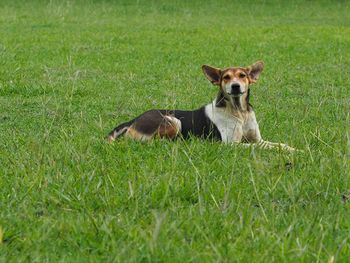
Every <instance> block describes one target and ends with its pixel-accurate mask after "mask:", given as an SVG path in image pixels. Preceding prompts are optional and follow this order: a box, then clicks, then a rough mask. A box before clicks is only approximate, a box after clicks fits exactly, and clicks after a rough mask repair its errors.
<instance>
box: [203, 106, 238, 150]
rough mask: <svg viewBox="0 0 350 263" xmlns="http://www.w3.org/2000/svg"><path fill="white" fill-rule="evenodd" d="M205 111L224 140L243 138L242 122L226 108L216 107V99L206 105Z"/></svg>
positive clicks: (230, 140) (234, 140)
mask: <svg viewBox="0 0 350 263" xmlns="http://www.w3.org/2000/svg"><path fill="white" fill-rule="evenodd" d="M205 113H206V115H207V116H208V118H209V119H210V120H211V121H212V122H213V123H214V124H215V126H216V127H217V128H218V130H219V132H220V135H221V139H222V141H223V142H225V143H230V142H240V141H241V140H242V136H243V129H242V123H241V122H240V121H239V120H238V119H236V118H234V117H233V116H232V114H230V112H228V111H227V110H226V109H225V108H218V107H216V106H215V101H214V102H213V103H212V104H208V105H207V106H205Z"/></svg>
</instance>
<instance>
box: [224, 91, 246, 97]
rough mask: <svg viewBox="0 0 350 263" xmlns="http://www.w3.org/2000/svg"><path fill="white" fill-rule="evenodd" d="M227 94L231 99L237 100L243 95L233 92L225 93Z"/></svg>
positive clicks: (239, 92)
mask: <svg viewBox="0 0 350 263" xmlns="http://www.w3.org/2000/svg"><path fill="white" fill-rule="evenodd" d="M227 94H228V95H230V96H231V97H233V98H237V97H241V96H242V95H243V94H244V92H241V91H234V92H231V93H227Z"/></svg>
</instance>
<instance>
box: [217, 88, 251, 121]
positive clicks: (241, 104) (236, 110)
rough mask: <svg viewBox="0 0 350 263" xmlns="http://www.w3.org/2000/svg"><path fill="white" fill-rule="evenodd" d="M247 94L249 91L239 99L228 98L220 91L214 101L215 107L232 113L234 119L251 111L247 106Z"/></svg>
mask: <svg viewBox="0 0 350 263" xmlns="http://www.w3.org/2000/svg"><path fill="white" fill-rule="evenodd" d="M249 92H250V90H249V89H248V91H247V93H245V94H243V95H242V96H240V97H229V96H225V94H224V93H223V91H222V90H220V91H219V93H218V95H217V96H216V99H215V106H216V107H218V108H226V109H227V110H229V111H232V114H233V115H235V116H236V117H237V116H241V115H245V113H247V112H248V111H250V110H251V106H250V104H249V96H250V94H249Z"/></svg>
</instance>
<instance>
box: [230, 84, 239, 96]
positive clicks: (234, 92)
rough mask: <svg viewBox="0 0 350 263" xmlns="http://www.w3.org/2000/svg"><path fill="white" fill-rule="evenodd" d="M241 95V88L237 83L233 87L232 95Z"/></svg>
mask: <svg viewBox="0 0 350 263" xmlns="http://www.w3.org/2000/svg"><path fill="white" fill-rule="evenodd" d="M239 93H241V86H240V85H239V84H237V83H234V84H232V85H231V94H234V95H236V94H239Z"/></svg>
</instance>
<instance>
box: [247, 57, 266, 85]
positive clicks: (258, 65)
mask: <svg viewBox="0 0 350 263" xmlns="http://www.w3.org/2000/svg"><path fill="white" fill-rule="evenodd" d="M263 69H264V62H262V61H258V62H255V63H254V64H253V65H251V66H249V67H248V68H247V71H248V75H249V79H250V82H251V83H255V82H256V81H257V80H258V78H259V75H260V73H261V72H262V71H263Z"/></svg>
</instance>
